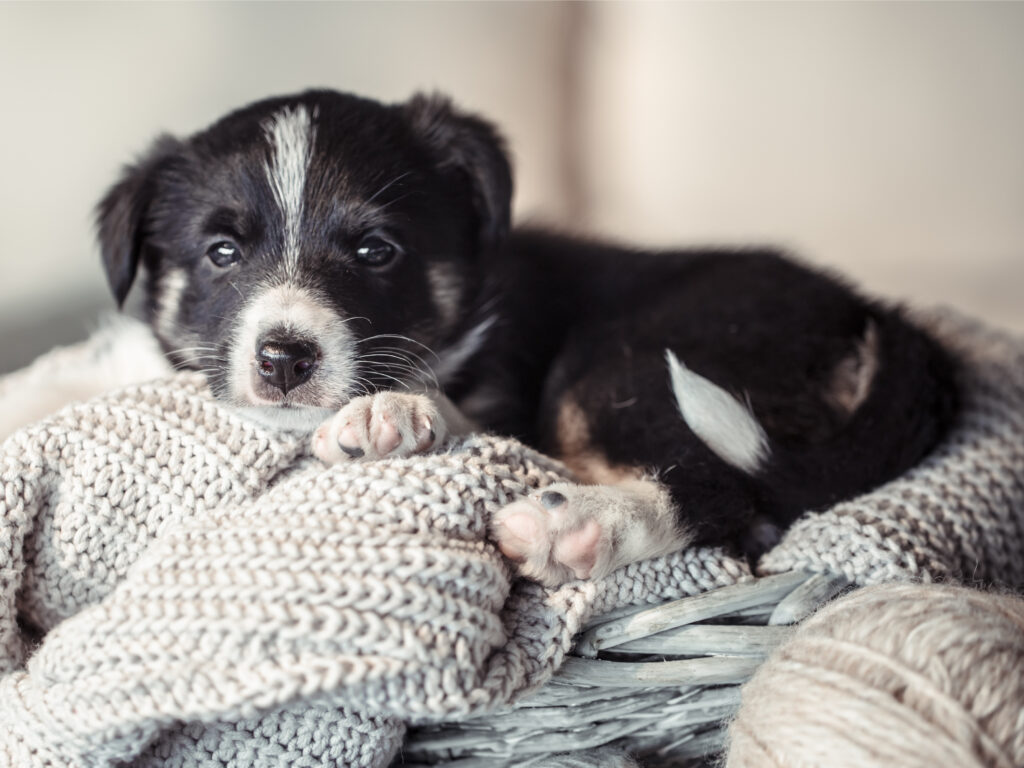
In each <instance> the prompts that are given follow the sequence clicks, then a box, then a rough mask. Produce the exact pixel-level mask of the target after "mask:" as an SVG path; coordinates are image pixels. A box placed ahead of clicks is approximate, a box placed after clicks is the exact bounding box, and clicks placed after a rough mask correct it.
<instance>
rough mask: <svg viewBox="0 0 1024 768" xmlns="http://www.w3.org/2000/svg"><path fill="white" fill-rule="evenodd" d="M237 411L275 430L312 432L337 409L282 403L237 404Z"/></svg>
mask: <svg viewBox="0 0 1024 768" xmlns="http://www.w3.org/2000/svg"><path fill="white" fill-rule="evenodd" d="M235 411H236V412H237V413H238V414H239V415H241V416H242V417H243V418H245V419H248V420H249V421H252V422H255V423H256V424H258V425H260V426H261V427H263V428H264V429H269V430H272V431H274V432H288V433H293V434H312V433H313V430H315V429H316V428H317V427H318V426H320V425H321V424H322V423H323V422H324V421H325V420H326V419H327V418H328V417H330V416H332V415H334V414H335V413H336V412H337V409H336V408H321V407H317V406H307V405H289V404H282V405H245V406H235Z"/></svg>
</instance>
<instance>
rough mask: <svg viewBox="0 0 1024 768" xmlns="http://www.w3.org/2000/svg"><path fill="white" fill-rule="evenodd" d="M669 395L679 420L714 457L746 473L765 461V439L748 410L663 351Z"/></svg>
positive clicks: (766, 452)
mask: <svg viewBox="0 0 1024 768" xmlns="http://www.w3.org/2000/svg"><path fill="white" fill-rule="evenodd" d="M665 360H666V361H667V362H668V370H669V376H670V377H671V380H672V393H673V394H674V395H675V397H676V403H677V404H678V405H679V413H680V414H681V415H682V417H683V421H685V422H686V425H687V426H688V427H689V428H690V429H691V430H692V431H693V434H695V435H696V436H697V437H699V438H700V439H701V440H702V441H703V442H704V444H705V445H706V446H707V447H708V448H710V449H711V450H712V451H714V452H715V454H716V455H717V456H718V457H719V458H720V459H722V461H725V462H727V463H729V464H732V465H733V466H734V467H737V468H738V469H742V470H743V471H744V472H746V473H747V474H751V475H752V474H754V473H756V472H757V471H758V470H759V469H760V468H761V467H762V466H763V465H764V462H765V461H766V460H767V459H768V454H769V450H768V436H767V435H766V434H765V432H764V429H763V428H762V427H761V425H760V424H759V423H758V421H757V419H756V418H754V414H753V413H751V412H750V408H749V407H747V406H745V405H743V404H742V403H741V402H740V401H739V400H737V399H736V398H735V397H733V396H732V395H730V394H729V393H728V392H726V391H725V390H724V389H722V388H721V387H719V386H718V385H717V384H713V383H712V382H710V381H708V380H707V379H705V378H704V377H703V376H699V375H697V374H696V373H694V372H693V371H691V370H690V369H689V368H687V367H686V366H685V365H683V364H682V363H681V362H679V358H677V357H676V356H675V354H674V353H673V352H672V350H670V349H666V350H665Z"/></svg>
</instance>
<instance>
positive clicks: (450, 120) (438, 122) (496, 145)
mask: <svg viewBox="0 0 1024 768" xmlns="http://www.w3.org/2000/svg"><path fill="white" fill-rule="evenodd" d="M404 108H405V110H406V112H407V114H408V115H409V120H410V122H411V124H412V127H413V130H414V131H415V132H416V134H417V135H418V136H420V137H421V139H423V140H424V141H425V142H426V144H427V146H428V147H430V148H431V150H432V151H433V152H434V154H435V156H436V157H437V158H438V164H439V166H440V167H441V168H455V169H458V170H461V171H463V172H464V173H465V174H466V176H467V177H468V179H469V182H470V184H471V186H472V190H473V204H474V207H475V208H476V213H477V220H478V235H479V244H480V246H482V247H483V248H488V247H490V246H493V245H495V244H496V243H498V242H499V241H500V240H501V239H502V238H503V237H504V236H505V234H506V233H507V232H508V228H509V221H510V218H511V212H510V209H511V204H512V168H511V166H510V165H509V161H508V157H507V156H506V154H505V142H504V141H503V139H502V138H501V136H500V135H499V134H498V132H497V130H495V128H494V126H493V125H491V124H490V123H488V122H487V121H485V120H482V119H481V118H478V117H475V116H473V115H468V114H465V113H462V112H458V111H456V110H455V109H454V108H453V107H452V104H451V101H450V100H449V99H447V98H446V97H444V96H441V95H438V94H433V95H426V94H416V95H415V96H413V97H412V98H411V99H410V100H409V101H408V102H407V103H406V104H405V105H404Z"/></svg>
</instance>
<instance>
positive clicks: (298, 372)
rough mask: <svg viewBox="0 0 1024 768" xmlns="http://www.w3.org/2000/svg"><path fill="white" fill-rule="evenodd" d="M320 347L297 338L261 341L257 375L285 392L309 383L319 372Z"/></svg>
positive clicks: (257, 352)
mask: <svg viewBox="0 0 1024 768" xmlns="http://www.w3.org/2000/svg"><path fill="white" fill-rule="evenodd" d="M319 359H320V348H319V347H318V346H317V345H316V344H313V343H311V342H308V341H299V340H295V339H284V340H282V339H260V340H259V341H258V342H256V373H257V375H258V376H259V377H260V378H261V379H262V380H263V381H265V382H266V383H268V384H270V385H272V386H274V387H277V388H278V389H280V390H281V392H282V393H284V394H286V395H287V394H288V392H289V391H290V390H293V389H295V388H296V387H298V386H301V385H302V384H305V383H306V382H307V381H309V379H310V377H312V375H313V372H314V371H315V370H316V366H317V362H318V361H319Z"/></svg>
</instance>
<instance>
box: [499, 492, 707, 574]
mask: <svg viewBox="0 0 1024 768" xmlns="http://www.w3.org/2000/svg"><path fill="white" fill-rule="evenodd" d="M492 536H493V538H494V539H495V541H496V542H497V543H498V547H499V548H500V549H501V551H502V553H503V554H504V555H505V556H506V557H508V558H510V559H511V560H514V561H515V562H516V563H517V564H518V567H519V571H520V573H522V575H524V576H526V577H528V578H531V579H534V580H535V581H539V582H540V583H541V584H544V585H546V586H557V585H558V584H561V583H563V582H566V581H569V580H571V579H573V578H577V579H587V578H600V577H602V576H605V575H607V574H609V573H611V572H612V571H613V570H615V569H616V568H618V567H620V566H623V565H627V564H628V563H632V562H636V561H638V560H644V559H646V558H649V557H657V556H658V555H665V554H668V553H669V552H674V551H675V550H678V549H681V548H683V547H685V546H686V545H687V544H689V543H690V542H691V541H692V540H693V536H692V534H691V533H690V531H688V530H687V528H686V527H685V526H683V525H681V524H680V522H679V515H678V513H677V511H676V508H675V505H674V503H673V501H672V498H671V495H670V493H669V491H668V489H667V488H666V487H665V486H663V485H662V484H661V483H658V482H657V481H655V480H652V479H637V480H624V481H623V482H622V483H621V484H619V485H573V484H570V483H556V484H554V485H550V486H547V487H546V488H544V489H542V490H540V491H538V492H537V493H534V494H531V495H530V496H528V497H526V498H524V499H520V500H519V501H516V502H514V503H512V504H510V505H508V506H507V507H505V508H504V509H502V510H501V511H499V512H498V514H497V515H495V517H494V520H493V521H492Z"/></svg>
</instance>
